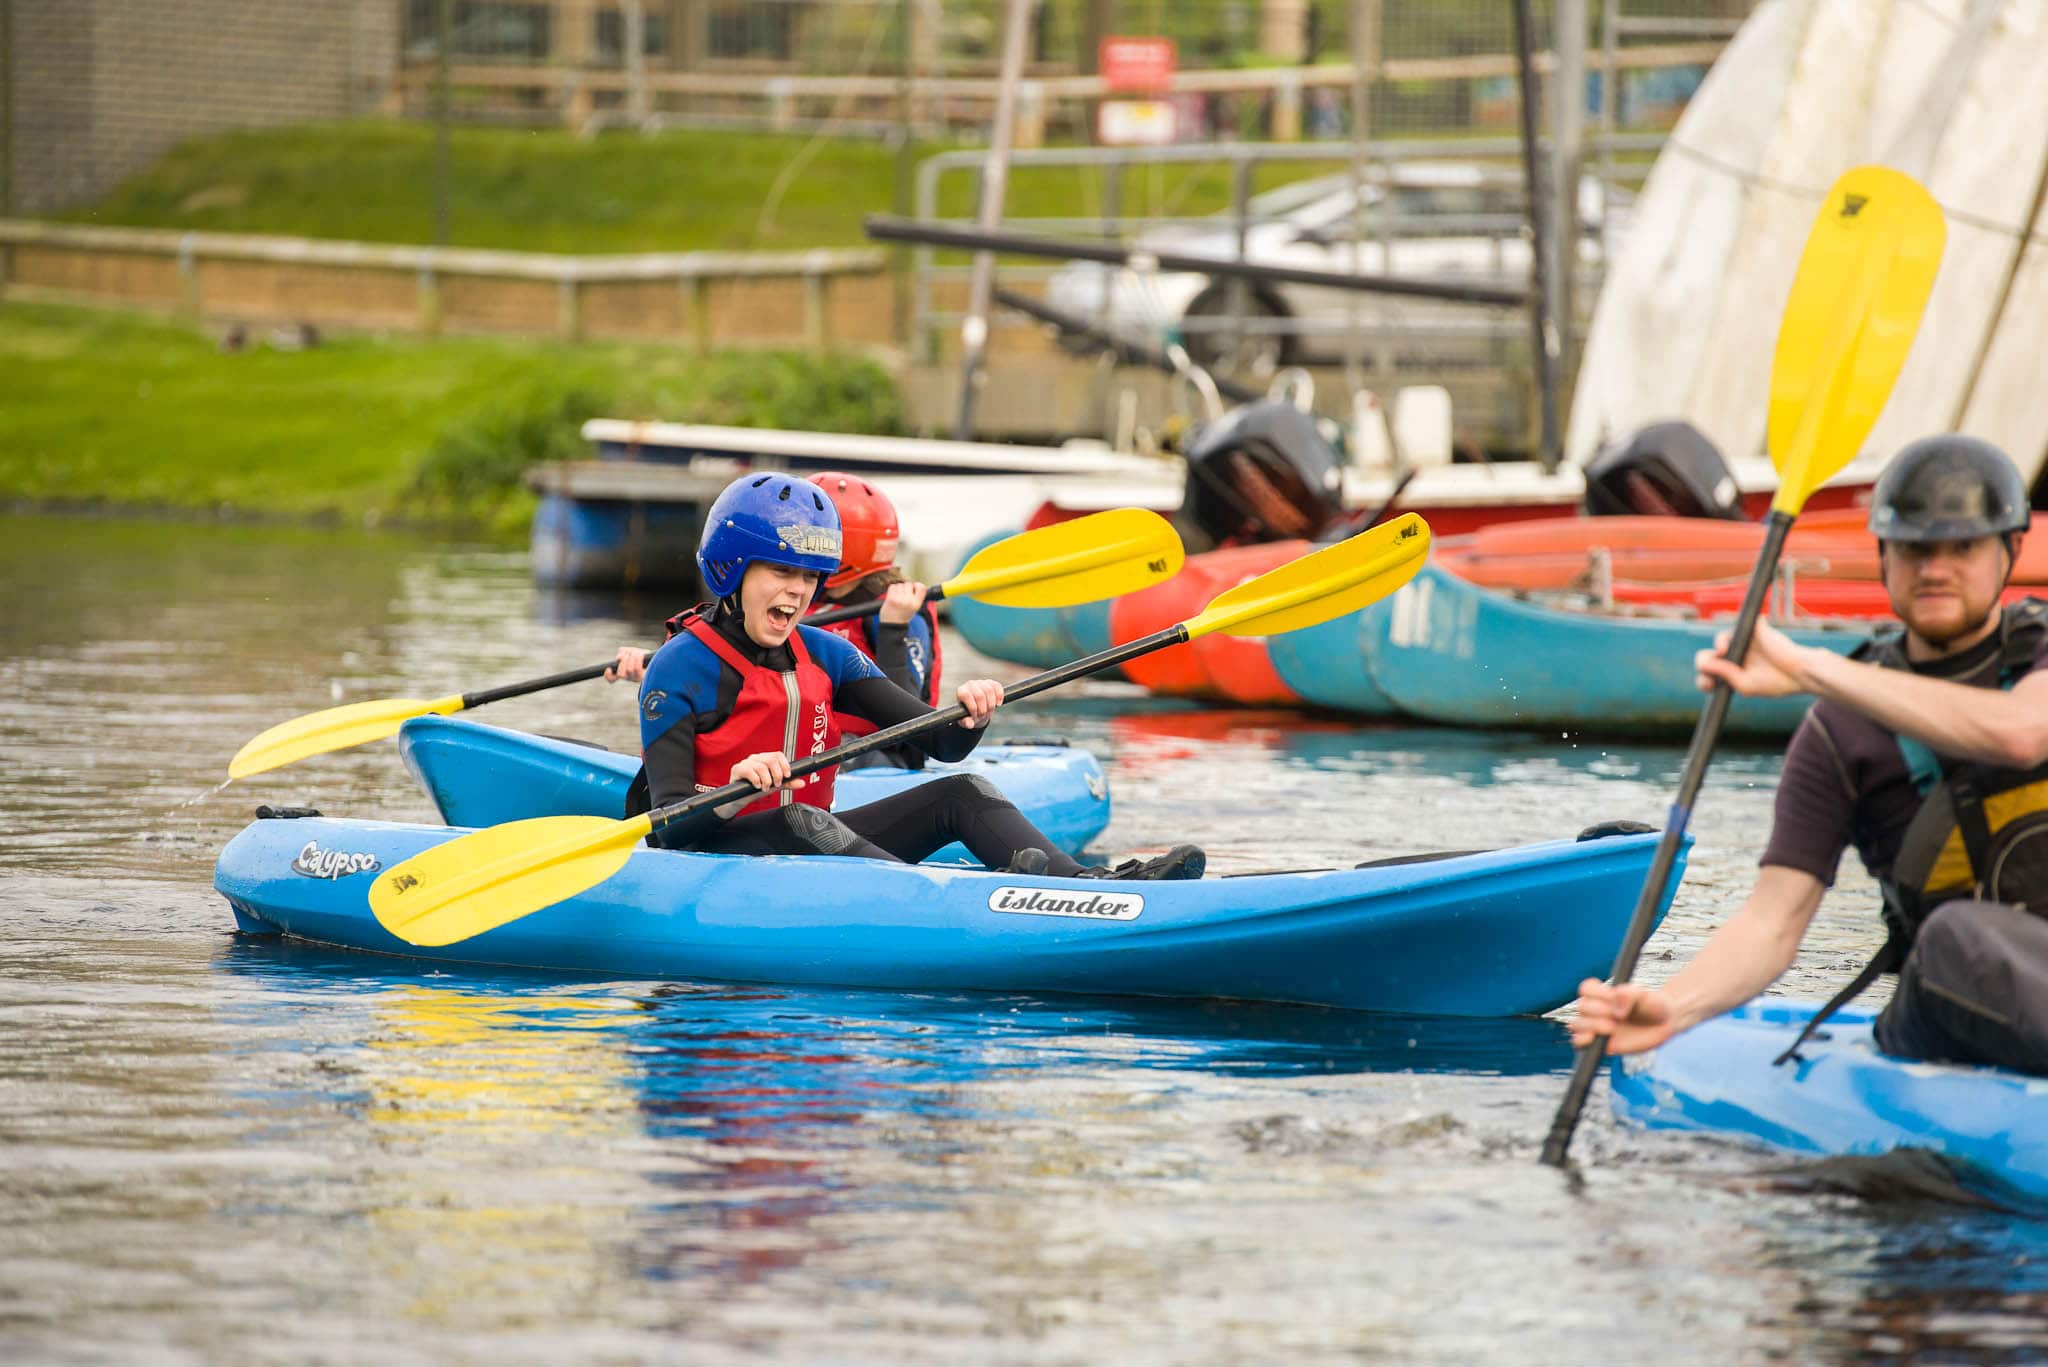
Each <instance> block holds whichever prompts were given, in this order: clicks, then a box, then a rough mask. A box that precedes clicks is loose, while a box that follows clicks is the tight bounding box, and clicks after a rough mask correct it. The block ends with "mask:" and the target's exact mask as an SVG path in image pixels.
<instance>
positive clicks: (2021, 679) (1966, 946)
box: [1571, 436, 2048, 1074]
mask: <svg viewBox="0 0 2048 1367" xmlns="http://www.w3.org/2000/svg"><path fill="white" fill-rule="evenodd" d="M2030 519H2031V513H2030V510H2029V508H2028V498H2027V487H2026V482H2025V481H2024V480H2023V479H2022V478H2021V477H2020V473H2019V471H2018V470H2017V469H2016V468H2015V467H2014V466H2013V463H2012V461H2011V460H2010V459H2008V458H2007V457H2006V456H2005V454H2004V453H2003V452H2001V451H1999V450H1998V449H1997V448H1996V447H1994V446H1992V445H1990V444H1989V443H1987V442H1982V441H1978V440H1976V439H1974V438H1970V437H1962V436H1941V437H1931V438H1927V439H1925V440H1922V441H1917V442H1914V443H1912V444H1911V445H1909V446H1907V447H1906V448H1905V449H1904V450H1902V451H1900V452H1899V454H1898V455H1897V456H1896V457H1895V458H1894V459H1893V460H1892V462H1891V463H1890V465H1888V466H1887V467H1886V469H1885V473H1884V475H1883V476H1882V477H1881V478H1880V479H1879V481H1878V484H1877V488H1876V489H1875V491H1874V492H1873V497H1872V503H1871V512H1870V530H1871V531H1872V532H1873V533H1874V534H1875V535H1876V536H1877V538H1878V546H1879V556H1880V565H1881V567H1882V572H1883V576H1884V583H1885V589H1886V592H1887V595H1888V596H1889V598H1890V600H1891V605H1892V610H1893V612H1895V613H1896V614H1897V615H1898V617H1899V620H1900V622H1901V624H1902V630H1897V631H1891V632H1886V633H1881V634H1880V635H1878V636H1876V637H1874V638H1873V639H1872V640H1871V641H1869V642H1867V643H1866V644H1865V645H1863V646H1862V647H1860V648H1859V649H1858V650H1857V651H1856V652H1855V653H1854V654H1853V655H1851V656H1849V657H1848V658H1846V659H1845V658H1842V657H1840V656H1837V655H1835V654H1833V653H1831V652H1829V651H1825V650H1819V649H1814V648H1810V647H1806V646H1801V645H1798V644H1796V643H1795V642H1793V641H1792V640H1791V639H1790V638H1788V637H1787V636H1785V635H1784V634H1783V633H1782V632H1779V631H1776V630H1774V629H1772V628H1771V627H1770V626H1769V625H1768V624H1767V623H1764V622H1759V623H1758V624H1757V627H1756V636H1755V639H1754V640H1753V641H1752V643H1751V645H1750V650H1749V655H1748V658H1747V660H1746V661H1745V662H1744V663H1743V664H1741V665H1737V664H1733V663H1731V662H1730V661H1728V660H1727V659H1725V658H1723V657H1722V656H1721V655H1720V654H1719V653H1718V652H1716V651H1702V652H1701V653H1700V656H1699V659H1698V662H1697V663H1698V667H1699V671H1700V686H1701V687H1702V688H1711V687H1712V686H1713V685H1714V682H1715V681H1716V680H1725V681H1726V682H1727V683H1728V684H1729V685H1730V687H1732V688H1733V689H1734V690H1735V691H1736V692H1738V693H1741V694H1743V695H1745V696H1752V697H1784V696H1788V695H1792V694H1797V693H1810V694H1812V695H1813V696H1814V699H1815V701H1814V705H1813V707H1812V709H1811V710H1810V711H1809V712H1808V713H1807V715H1806V718H1805V720H1804V721H1803V722H1802V723H1801V724H1800V727H1799V729H1798V730H1797V731H1796V732H1795V733H1794V734H1793V737H1792V741H1791V743H1790V745H1789V746H1788V747H1787V749H1786V753H1785V765H1784V771H1783V773H1782V775H1781V776H1780V779H1779V783H1778V793H1777V801H1776V806H1775V811H1774V817H1773V823H1772V829H1771V836H1770V841H1769V843H1768V844H1767V845H1766V846H1765V849H1764V853H1763V857H1762V860H1761V864H1762V868H1761V871H1760V872H1759V874H1758V876H1757V880H1756V883H1755V885H1754V886H1753V887H1752V888H1751V891H1750V894H1749V896H1748V898H1747V899H1746V900H1745V901H1744V902H1743V904H1742V905H1741V907H1739V908H1738V909H1737V910H1736V912H1735V913H1734V915H1732V916H1731V917H1729V919H1728V920H1727V921H1726V922H1725V923H1724V924H1723V925H1722V926H1721V927H1720V928H1719V929H1718V930H1716V931H1715V932H1714V934H1713V936H1712V937H1711V938H1710V939H1709V940H1708V941H1707V943H1706V945H1705V946H1703V947H1702V948H1701V950H1700V952H1699V954H1698V955H1697V956H1696V957H1695V958H1694V959H1693V960H1692V962H1691V963H1689V964H1687V965H1686V966H1685V967H1684V968H1683V969H1681V970H1680V971H1679V972H1678V973H1677V974H1676V975H1674V976H1673V977H1672V978H1671V980H1670V981H1669V982H1667V983H1665V984H1664V986H1663V987H1661V988H1657V989H1650V988H1645V987H1642V986H1639V985H1636V984H1633V983H1626V984H1620V985H1613V984H1608V983H1603V982H1600V981H1597V980H1593V979H1588V980H1587V981H1586V982H1584V983H1582V984H1581V985H1580V989H1579V990H1580V997H1579V1003H1578V1007H1579V1014H1578V1018H1577V1019H1576V1020H1575V1021H1573V1023H1572V1026H1571V1031H1572V1039H1573V1042H1574V1043H1575V1044H1579V1045H1584V1044H1587V1043H1590V1042H1591V1041H1592V1040H1593V1039H1594V1038H1595V1037H1596V1036H1601V1035H1605V1036H1607V1037H1608V1049H1609V1051H1610V1052H1613V1053H1619V1054H1628V1053H1637V1052H1640V1051H1642V1050H1646V1049H1652V1048H1655V1047H1656V1046H1657V1045H1659V1044H1661V1043H1663V1042H1664V1041H1665V1040H1667V1039H1669V1038H1671V1037H1672V1036H1673V1035H1675V1034H1678V1033H1679V1032H1680V1031H1683V1030H1686V1029H1688V1028H1690V1027H1691V1026H1694V1025H1697V1024H1698V1023H1700V1022H1701V1021H1703V1020H1707V1019H1710V1018H1711V1017H1714V1016H1718V1015H1720V1014H1722V1013H1723V1012H1726V1011H1728V1010H1730V1009H1732V1008H1734V1007H1736V1006H1739V1005H1741V1004H1742V1003H1743V1002H1746V1001H1748V1000H1749V999H1750V998H1751V997H1754V996H1756V995H1757V994H1758V993H1760V992H1762V991H1763V990H1764V989H1765V988H1767V987H1769V986H1770V985H1771V983H1773V982H1774V981H1776V980H1777V978H1778V977H1779V976H1780V975H1781V974H1783V973H1784V971H1785V970H1786V969H1787V968H1789V967H1790V966H1791V964H1792V961H1793V958H1794V957H1795V955H1796V954H1797V953H1798V950H1799V942H1800V940H1801V939H1802V938H1803V937H1804V935H1805V934H1806V930H1807V927H1808V926H1809V925H1810V924H1811V923H1812V920H1813V916H1814V913H1815V912H1816V911H1818V910H1819V908H1820V903H1821V898H1822V896H1823V895H1824V894H1825V893H1826V891H1827V888H1828V885H1829V884H1830V883H1832V882H1833V880H1834V876H1835V871H1836V868H1837V866H1838V865H1839V863H1840V861H1841V856H1842V852H1843V851H1844V850H1845V849H1847V848H1848V847H1849V846H1851V845H1854V846H1855V848H1856V851H1857V854H1858V855H1859V856H1860V857H1861V858H1862V860H1863V863H1864V867H1866V868H1867V869H1869V871H1870V873H1871V875H1872V877H1874V878H1876V879H1877V880H1878V883H1879V885H1880V887H1881V888H1882V889H1883V892H1884V909H1883V910H1884V919H1885V924H1886V928H1887V931H1888V935H1887V939H1886V942H1885V945H1884V948H1883V949H1882V950H1881V951H1880V952H1879V954H1878V955H1877V957H1876V958H1875V959H1873V960H1872V961H1871V963H1870V964H1869V966H1867V967H1866V968H1865V970H1864V971H1863V972H1862V973H1861V974H1859V975H1858V976H1857V978H1856V980H1855V981H1854V982H1852V983H1850V984H1848V986H1847V987H1845V988H1844V989H1843V991H1842V992H1840V993H1838V994H1837V996H1836V997H1835V999H1834V1000H1833V1001H1832V1002H1830V1003H1829V1004H1828V1007H1827V1008H1826V1009H1825V1010H1823V1011H1822V1012H1821V1013H1820V1014H1818V1015H1817V1016H1816V1017H1815V1018H1814V1021H1813V1023H1812V1024H1811V1025H1809V1027H1808V1031H1807V1033H1808V1034H1810V1033H1811V1032H1812V1030H1813V1029H1815V1028H1817V1027H1818V1026H1819V1025H1820V1024H1821V1022H1822V1021H1824V1020H1825V1019H1826V1017H1827V1015H1828V1013H1829V1012H1831V1011H1833V1010H1834V1009H1836V1008H1837V1007H1839V1006H1840V1005H1841V1004H1842V1003H1844V1002H1846V1001H1848V1000H1849V999H1850V998H1851V997H1853V996H1854V995H1855V994H1856V993H1857V992H1858V991H1860V990H1861V989H1862V988H1864V987H1865V986H1867V985H1868V984H1869V983H1870V982H1871V981H1872V980H1874V979H1875V978H1876V977H1877V976H1878V975H1879V974H1881V973H1887V972H1894V973H1897V974H1898V975H1899V984H1898V989H1897V991H1896V992H1895V993H1894V995H1893V997H1892V1000H1891V1002H1890V1003H1889V1004H1888V1005H1887V1006H1886V1008H1885V1009H1884V1011H1883V1012H1882V1013H1881V1014H1880V1015H1879V1016H1878V1018H1877V1023H1876V1040H1877V1044H1878V1047H1879V1048H1881V1049H1883V1050H1884V1051H1885V1052H1887V1053H1890V1054H1894V1055H1898V1056H1902V1057H1906V1058H1916V1059H1928V1060H1938V1061H1946V1062H1958V1063H1988V1064H1997V1065H2001V1066H2004V1067H2007V1068H2014V1069H2018V1070H2021V1071H2024V1072H2030V1073H2037V1074H2048V668H2044V666H2048V604H2044V603H2042V602H2041V601H2040V600H2037V599H2032V598H2028V599H2025V600H2022V601H2019V602H2015V603H2012V604H2006V605H2001V600H2002V597H2003V594H2004V590H2005V586H2006V583H2007V581H2008V580H2010V578H2011V577H2012V571H2013V566H2014V563H2015V562H2016V560H2017V559H2018V556H2019V551H2020V542H2021V536H2022V533H2024V532H2025V530H2026V529H2027V527H2028V525H2029V522H2030ZM1724 644H1725V641H1724ZM1805 1038H1806V1035H1802V1036H1801V1038H1800V1042H1802V1043H1803V1042H1804V1040H1805ZM1797 1048H1798V1044H1794V1046H1793V1048H1792V1049H1791V1050H1787V1051H1786V1054H1785V1055H1784V1056H1783V1057H1784V1058H1789V1057H1791V1055H1792V1054H1793V1052H1795V1051H1796V1050H1797ZM1780 1061H1781V1062H1782V1061H1783V1058H1781V1060H1780Z"/></svg>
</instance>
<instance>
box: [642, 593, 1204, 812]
mask: <svg viewBox="0 0 2048 1367" xmlns="http://www.w3.org/2000/svg"><path fill="white" fill-rule="evenodd" d="M1187 639H1188V629H1187V625H1186V624H1185V623H1181V622H1176V623H1175V624H1174V625H1172V626H1170V627H1168V628H1166V630H1164V631H1155V632H1153V633H1152V634H1151V635H1150V636H1141V637H1139V638H1138V639H1137V640H1135V641H1126V642H1125V643H1124V644H1122V645H1120V646H1111V647H1110V648H1109V649H1108V650H1102V651H1097V652H1096V653H1095V654H1093V655H1084V656H1083V657H1081V658H1080V659H1078V660H1075V661H1074V662H1072V663H1071V664H1063V665H1061V666H1060V667H1059V668H1058V669H1048V670H1046V671H1045V672H1044V673H1043V674H1033V675H1032V676H1031V677H1030V678H1028V679H1025V680H1023V681H1022V682H1020V683H1014V684H1010V685H1009V686H1007V687H1005V688H1004V689H1003V701H1004V702H1015V701H1016V700H1017V699H1019V698H1028V697H1030V696H1031V695H1032V694H1033V693H1043V692H1044V691H1045V690H1046V689H1048V688H1057V687H1059V686H1060V685H1061V684H1063V683H1071V682H1073V681H1074V680H1075V679H1081V678H1086V677H1087V676H1088V675H1090V674H1094V673H1098V672H1100V671H1102V670H1105V669H1108V668H1109V667H1110V666H1111V665H1120V664H1122V663H1123V662H1124V661H1125V660H1135V659H1137V658H1138V657H1139V656H1140V655H1147V654H1150V653H1151V652H1152V651H1155V650H1160V649H1163V648H1165V647H1167V646H1176V645H1179V644H1180V643H1181V642H1183V641H1185V640H1187ZM966 716H967V708H966V707H965V706H964V705H963V704H961V703H954V704H953V705H952V706H951V707H943V708H940V709H939V710H938V711H936V712H932V713H928V714H926V715H925V716H922V717H912V718H911V719H910V720H909V721H904V722H898V723H896V725H894V726H890V727H885V728H883V729H882V730H880V731H874V732H870V733H869V734H868V735H865V736H861V737H859V738H858V739H856V740H850V741H848V742H846V743H845V744H844V745H837V746H834V747H833V748H832V749H830V750H827V751H826V752H825V753H824V754H822V755H810V756H808V757H806V758H804V759H800V760H798V761H796V763H794V764H792V765H790V766H789V776H790V777H791V778H801V777H803V776H804V775H805V774H810V773H816V772H817V771H818V770H820V769H829V768H831V767H832V766H833V765H835V764H842V763H844V762H845V761H847V760H849V759H852V758H853V757H854V756H855V755H864V754H866V753H867V752H868V751H870V750H881V749H885V748H887V747H889V746H891V745H895V744H897V743H899V742H901V741H906V740H911V739H914V738H915V737H918V736H921V735H923V734H925V732H927V731H936V730H938V729H939V728H940V727H942V726H951V725H953V724H954V723H956V722H959V721H961V720H963V719H965V718H966ZM760 792H761V790H760V789H759V788H756V787H755V786H754V785H753V784H751V783H748V782H747V781H746V780H745V779H740V780H738V781H736V782H732V783H728V784H726V785H725V786H724V787H723V788H714V789H713V790H712V791H710V792H708V793H698V794H697V795H696V796H694V797H686V798H684V799H683V800H682V801H681V802H672V803H670V804H669V805H668V806H666V807H657V808H655V809H654V810H653V811H651V812H649V813H648V814H647V817H648V820H649V821H651V822H653V823H654V829H655V830H657V831H658V830H660V829H661V828H662V827H663V826H666V825H668V824H669V823H670V822H671V821H675V820H677V819H678V818H681V817H684V816H688V815H689V814H690V813H691V812H697V811H702V810H703V809H704V808H706V807H723V806H724V805H725V804H726V803H728V802H735V801H737V800H739V799H740V798H743V797H754V796H756V795H758V794H759V793H760Z"/></svg>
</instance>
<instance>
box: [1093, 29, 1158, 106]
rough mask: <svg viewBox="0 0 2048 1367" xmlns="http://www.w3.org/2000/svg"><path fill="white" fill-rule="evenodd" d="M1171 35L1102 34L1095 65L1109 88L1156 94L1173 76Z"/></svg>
mask: <svg viewBox="0 0 2048 1367" xmlns="http://www.w3.org/2000/svg"><path fill="white" fill-rule="evenodd" d="M1173 68H1174V47H1173V39H1171V38H1104V39H1103V40H1102V45H1101V47H1099V48H1098V49H1096V69H1097V70H1099V71H1100V72H1101V73H1102V81H1103V84H1104V85H1106V86H1108V87H1109V88H1110V89H1111V90H1123V91H1131V92H1134V93H1138V94H1157V93H1158V92H1160V91H1163V90H1165V89H1166V86H1167V83H1168V82H1169V81H1171V80H1172V79H1173Z"/></svg>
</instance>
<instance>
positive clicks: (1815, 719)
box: [1758, 632, 2048, 886]
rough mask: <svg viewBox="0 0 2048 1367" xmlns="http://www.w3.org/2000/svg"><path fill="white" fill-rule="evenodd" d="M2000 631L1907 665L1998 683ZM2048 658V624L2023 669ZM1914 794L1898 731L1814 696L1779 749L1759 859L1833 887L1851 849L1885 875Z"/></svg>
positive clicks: (1915, 806)
mask: <svg viewBox="0 0 2048 1367" xmlns="http://www.w3.org/2000/svg"><path fill="white" fill-rule="evenodd" d="M2000 635H2001V633H1999V632H1993V633H1992V634H1991V635H1990V636H1989V637H1987V638H1985V640H1984V641H1983V642H1982V643H1981V644H1979V645H1975V646H1972V647H1971V648H1970V649H1969V650H1967V651H1965V652H1964V653H1963V654H1961V655H1958V656H1955V657H1954V658H1952V659H1947V660H1932V661H1928V662H1926V663H1922V664H1915V665H1913V666H1912V669H1913V672H1914V673H1915V674H1921V675H1925V676H1927V677H1929V678H1936V679H1948V680H1950V681H1952V682H1955V683H1964V684H1970V685H1973V686H1975V687H1978V688H1996V687H1997V686H1998V655H1999V646H2000ZM2044 664H2048V632H2044V633H2043V634H2042V642H2041V647H2040V649H2039V650H2038V651H2037V652H2036V654H2035V656H2034V663H2033V664H2032V665H2031V666H2030V669H2029V672H2031V671H2032V670H2034V669H2040V668H2041V667H2042V666H2043V665H2044ZM1919 807H1920V793H1919V791H1918V790H1917V789H1916V788H1914V786H1913V779H1912V776H1911V774H1910V773H1909V772H1908V771H1907V769H1906V759H1905V756H1904V755H1902V754H1900V753H1899V741H1898V737H1897V736H1896V735H1895V734H1894V733H1893V732H1891V731H1888V730H1886V729H1885V728H1884V727H1882V726H1879V725H1878V724H1877V723H1876V722H1874V721H1872V720H1870V718H1868V717H1866V716H1864V715H1863V714H1862V713H1860V712H1858V711H1856V710H1854V709H1853V708H1850V707H1846V706H1844V705H1843V704H1841V703H1838V702H1833V701H1830V700H1828V699H1825V698H1823V699H1821V700H1819V701H1817V702H1815V703H1814V705H1813V706H1812V707H1811V708H1808V709H1807V713H1806V718H1805V720H1804V721H1802V722H1800V723H1799V729H1798V730H1797V731H1794V732H1793V733H1792V743H1791V744H1790V745H1788V746H1787V747H1786V748H1785V768H1784V772H1783V774H1782V775H1781V776H1780V777H1779V779H1778V796H1777V801H1776V803H1775V806H1774V808H1773V811H1772V818H1771V838H1770V841H1769V843H1768V844H1766V845H1765V846H1764V853H1763V858H1762V859H1761V860H1759V861H1758V862H1759V863H1762V864H1777V865H1780V866H1782V867H1784V868H1789V869H1798V870H1800V871H1801V872H1803V873H1810V874H1812V875H1813V876H1814V877H1815V878H1818V879H1820V881H1821V882H1822V883H1825V884H1828V885H1830V886H1832V885H1833V883H1834V881H1835V871H1836V869H1837V868H1839V867H1840V865H1841V862H1842V851H1843V850H1845V849H1847V848H1848V847H1849V846H1851V845H1854V846H1855V847H1856V853H1857V854H1858V855H1860V856H1862V859H1863V867H1864V868H1866V869H1868V870H1870V876H1871V877H1873V878H1877V879H1880V880H1882V879H1884V878H1885V877H1887V876H1889V875H1890V873H1891V871H1892V864H1893V863H1894V862H1895V861H1896V860H1897V859H1898V855H1899V844H1900V842H1901V841H1902V840H1903V839H1904V838H1905V834H1906V827H1907V825H1909V824H1910V823H1911V822H1912V820H1913V813H1914V812H1916V811H1918V810H1919Z"/></svg>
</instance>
